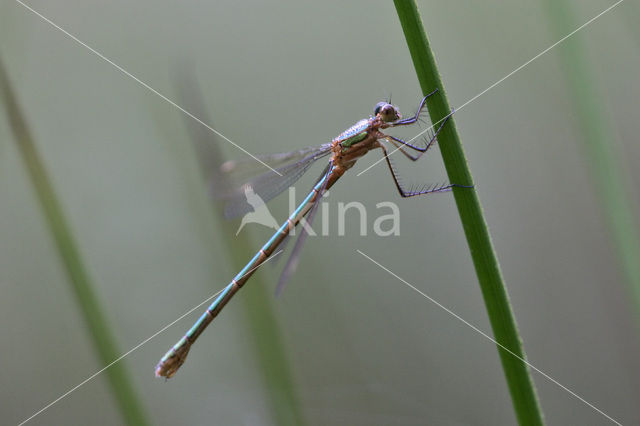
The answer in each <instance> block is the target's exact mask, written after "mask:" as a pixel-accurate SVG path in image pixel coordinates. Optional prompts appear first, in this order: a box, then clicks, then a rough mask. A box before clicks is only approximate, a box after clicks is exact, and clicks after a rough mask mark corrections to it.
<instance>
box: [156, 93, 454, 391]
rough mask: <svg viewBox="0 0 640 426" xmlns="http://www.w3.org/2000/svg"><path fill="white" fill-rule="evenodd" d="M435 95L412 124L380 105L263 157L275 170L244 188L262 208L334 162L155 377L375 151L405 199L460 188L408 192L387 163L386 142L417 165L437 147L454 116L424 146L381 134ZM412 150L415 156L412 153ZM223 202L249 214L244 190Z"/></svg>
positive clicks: (237, 167) (179, 360) (167, 372)
mask: <svg viewBox="0 0 640 426" xmlns="http://www.w3.org/2000/svg"><path fill="white" fill-rule="evenodd" d="M436 92H437V89H436V90H435V91H433V92H431V93H430V94H428V95H427V96H425V97H424V98H423V99H422V101H421V102H420V105H419V106H418V111H417V112H416V114H415V115H414V116H413V117H411V118H407V119H402V116H401V115H400V112H399V111H398V108H396V107H395V106H393V105H391V104H390V103H389V102H379V103H378V104H377V105H376V106H375V109H374V113H373V114H374V115H373V116H370V117H369V118H366V119H363V120H360V121H358V122H357V123H356V124H354V125H353V126H351V127H350V128H348V129H347V130H345V131H344V132H342V133H341V134H340V135H338V136H337V137H336V138H335V139H333V141H332V142H331V143H326V144H323V145H320V146H316V147H310V148H305V149H302V150H298V151H294V152H289V153H282V154H275V155H267V156H262V157H259V159H260V161H261V162H262V163H263V164H267V165H269V167H272V169H271V170H269V171H268V172H263V173H261V174H260V175H259V176H257V177H254V178H251V179H249V181H248V182H247V183H246V184H245V185H244V186H243V187H244V188H247V186H246V185H249V186H250V187H251V188H252V189H253V192H254V193H255V194H258V195H259V196H260V198H261V199H262V200H264V202H267V201H269V200H271V199H272V198H274V197H275V196H277V195H278V194H280V193H282V192H283V191H284V190H286V189H287V188H288V187H290V186H291V185H293V184H294V183H295V182H296V181H297V180H298V179H299V178H300V177H301V176H302V175H303V174H304V173H305V172H306V171H307V170H308V169H309V167H310V166H311V165H312V164H313V163H314V162H315V161H316V160H318V159H320V158H323V157H327V156H330V159H329V163H328V164H327V166H326V167H325V169H324V170H323V172H322V174H321V175H320V178H319V179H318V181H317V182H316V184H315V185H314V187H313V189H312V190H311V192H309V194H308V195H307V196H306V198H305V199H304V200H303V201H302V203H301V204H300V205H299V206H298V208H297V209H296V210H295V211H294V212H293V213H291V215H290V216H289V217H288V218H287V221H286V222H284V223H283V224H282V226H280V228H279V229H278V230H277V231H276V232H275V234H274V235H273V236H272V237H271V238H270V239H269V241H267V242H266V244H265V245H264V246H262V248H261V249H260V251H259V252H258V253H257V254H256V255H255V256H254V257H253V259H251V260H250V261H249V263H247V265H246V266H245V267H244V268H243V269H242V270H241V271H240V272H239V273H238V275H236V276H235V278H234V279H233V280H231V283H229V284H228V285H227V286H226V287H225V288H224V289H223V290H222V292H220V294H219V295H218V296H217V297H216V299H215V300H214V301H213V303H212V304H211V306H209V308H208V309H207V310H206V312H205V313H204V314H203V315H202V316H201V317H200V318H199V319H198V321H197V322H196V323H195V324H194V325H193V327H191V329H190V330H189V331H188V332H187V333H186V334H185V335H184V336H183V337H182V339H180V341H179V342H178V343H176V344H175V345H174V346H173V348H171V349H170V350H169V351H168V352H167V353H166V354H165V356H163V357H162V359H161V360H160V362H159V363H158V365H157V366H156V376H158V377H167V378H169V377H172V376H173V375H174V374H175V373H176V371H178V369H179V368H180V366H181V365H182V364H183V363H184V361H185V359H186V357H187V354H188V353H189V349H190V348H191V345H193V344H194V343H195V341H196V339H197V338H198V337H199V336H200V334H202V332H203V331H204V329H205V328H206V327H207V326H208V325H209V324H210V323H211V321H213V319H214V318H215V317H216V316H217V315H218V314H219V313H220V311H221V310H222V308H224V306H225V305H226V304H227V303H228V302H229V300H231V298H232V297H233V296H234V295H235V294H236V293H237V292H238V290H240V288H242V286H243V285H244V284H245V283H246V282H247V281H248V280H249V278H250V277H251V275H252V274H253V273H254V272H255V270H256V269H257V268H258V267H259V266H260V265H261V264H262V263H264V262H265V261H266V260H267V259H268V258H269V256H271V255H272V254H273V253H274V252H275V250H276V249H277V248H278V246H280V245H281V244H282V242H283V241H284V240H285V239H286V237H287V236H288V235H289V234H290V233H291V231H292V230H293V229H294V228H295V227H296V226H297V225H298V224H299V223H300V221H301V220H302V219H303V218H304V217H305V216H307V215H308V217H307V219H306V220H307V223H309V224H310V223H311V222H312V220H313V217H314V215H315V212H316V210H317V207H318V205H319V204H320V200H321V199H322V196H323V194H324V193H325V192H326V191H327V190H328V189H329V188H331V186H332V185H333V184H334V183H335V182H336V181H337V180H338V179H339V178H340V177H341V176H342V175H343V174H344V173H345V172H346V171H347V170H349V169H350V168H351V167H353V165H354V164H355V163H356V161H357V160H358V159H359V158H360V157H362V156H363V155H365V154H366V153H367V152H369V151H371V150H373V149H377V148H379V149H381V150H382V153H383V155H384V158H385V160H386V163H387V166H388V167H389V170H390V171H391V176H392V177H393V181H394V183H395V185H396V188H397V189H398V192H399V193H400V195H401V196H402V197H415V196H417V195H424V194H431V193H435V192H444V191H448V190H451V188H453V187H456V186H459V187H461V186H462V185H456V184H449V185H442V186H429V187H423V188H421V189H418V190H414V189H411V190H408V189H405V188H404V187H403V185H402V184H401V182H400V180H399V179H398V175H397V173H396V171H395V168H394V167H393V164H392V163H391V160H390V159H389V152H388V146H387V145H386V143H387V142H388V143H390V144H391V145H393V146H394V147H396V149H397V150H399V151H400V152H401V153H402V154H404V156H406V157H407V158H409V159H410V160H412V161H417V160H418V159H419V158H420V157H421V156H422V154H424V153H425V152H426V151H427V150H428V149H429V148H431V147H432V146H433V144H434V143H435V141H436V137H437V135H438V133H439V132H440V130H442V128H443V126H444V125H445V124H446V122H447V120H448V119H449V117H450V116H451V114H449V115H448V116H447V117H445V118H444V119H443V120H442V121H441V123H440V125H439V127H438V129H437V130H436V131H431V132H429V133H428V134H427V137H425V140H426V143H425V144H424V146H418V145H416V144H412V143H410V142H405V141H403V140H402V139H399V138H396V137H394V136H391V135H387V134H385V133H382V131H381V130H383V129H387V128H392V127H398V126H407V125H410V124H414V123H416V122H417V121H418V120H419V119H420V118H421V114H423V113H424V112H425V111H424V110H425V106H426V102H427V99H428V98H429V97H430V96H432V95H434V94H435V93H436ZM409 149H410V150H412V151H413V152H412V151H409ZM247 165H248V163H247V162H242V161H239V162H228V163H225V164H224V165H223V167H222V169H223V172H225V173H233V174H243V173H244V174H245V175H248V174H249V171H248V169H249V168H250V167H247ZM222 197H223V198H225V199H226V201H227V204H226V207H225V213H226V214H227V216H238V215H242V214H244V213H248V212H249V211H250V209H251V207H250V206H248V205H247V203H246V201H245V199H244V197H243V191H242V190H238V189H236V190H235V191H230V192H227V193H226V194H222ZM307 235H308V233H307V232H306V231H305V228H303V229H302V231H301V232H300V235H299V236H298V239H297V241H296V244H295V246H294V247H293V250H292V252H291V256H290V257H289V260H288V261H287V264H286V265H285V267H284V269H283V272H282V275H281V278H280V281H279V282H278V286H277V288H276V291H279V290H280V289H282V286H283V285H284V283H285V282H286V281H287V280H288V278H289V277H290V276H291V274H292V273H293V272H294V270H295V268H296V265H297V262H298V257H299V254H300V249H301V247H302V244H303V242H304V240H305V238H306V236H307Z"/></svg>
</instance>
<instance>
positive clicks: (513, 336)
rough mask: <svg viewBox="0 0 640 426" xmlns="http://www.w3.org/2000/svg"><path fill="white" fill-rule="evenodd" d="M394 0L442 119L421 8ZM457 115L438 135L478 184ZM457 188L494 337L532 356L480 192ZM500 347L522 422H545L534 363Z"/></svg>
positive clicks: (464, 174) (450, 166)
mask: <svg viewBox="0 0 640 426" xmlns="http://www.w3.org/2000/svg"><path fill="white" fill-rule="evenodd" d="M394 3H395V6H396V10H397V12H398V17H399V18H400V23H401V25H402V29H403V31H404V35H405V38H406V40H407V44H408V46H409V51H410V53H411V58H412V59H413V64H414V66H415V69H416V73H417V75H418V80H419V81H420V86H421V88H422V92H423V93H424V94H427V93H429V92H431V91H433V90H434V89H436V88H438V89H439V90H440V91H439V93H437V94H436V95H435V96H434V99H433V100H430V102H428V103H427V106H428V108H429V114H430V116H431V117H432V119H433V120H434V122H435V121H438V120H440V119H441V118H444V117H445V116H446V115H447V114H449V112H450V111H451V109H450V107H449V103H448V100H447V96H446V92H445V90H444V86H443V85H442V81H441V80H440V75H439V73H438V70H437V68H436V62H435V59H434V57H433V52H432V51H431V48H430V47H429V42H428V40H427V36H426V34H425V31H424V27H423V24H422V18H421V17H420V15H419V13H418V9H417V6H416V4H415V1H413V0H395V1H394ZM452 118H453V119H452V120H449V122H448V123H447V125H446V126H444V128H443V129H442V131H441V132H440V135H439V136H438V139H439V146H440V151H441V152H442V158H443V160H444V165H445V167H446V170H447V174H448V176H449V181H450V182H452V183H456V184H461V185H473V180H472V178H471V171H470V170H469V167H468V165H467V160H466V158H465V156H464V151H463V150H462V145H461V143H460V139H459V137H458V132H457V130H456V126H455V115H454V116H453V117H452ZM453 194H454V197H455V200H456V204H457V206H458V212H459V214H460V220H461V222H462V226H463V228H464V232H465V235H466V237H467V242H468V244H469V249H470V251H471V257H472V259H473V263H474V266H475V269H476V273H477V275H478V281H479V283H480V288H481V290H482V295H483V297H484V302H485V305H486V308H487V313H488V315H489V320H490V322H491V327H492V329H493V335H494V338H495V340H496V341H497V342H498V343H500V344H501V345H503V346H504V347H506V348H507V349H508V350H509V351H511V352H513V353H514V354H516V355H517V356H518V357H520V358H522V359H526V356H525V353H524V349H523V347H522V342H521V339H520V336H519V334H518V329H517V326H516V321H515V318H514V315H513V312H512V311H511V305H510V303H509V298H508V296H507V290H506V287H505V284H504V280H503V278H502V272H501V271H500V266H499V265H498V259H497V257H496V253H495V251H494V249H493V245H492V242H491V237H490V235H489V229H488V226H487V223H486V222H485V219H484V216H483V212H482V207H481V206H480V200H479V199H478V195H477V193H476V191H475V190H474V189H464V188H454V191H453ZM497 348H498V353H499V354H500V359H501V361H502V368H503V369H504V372H505V376H506V379H507V384H508V386H509V391H510V392H511V399H512V402H513V406H514V409H515V413H516V417H517V419H518V422H519V423H520V424H521V425H541V424H543V423H544V422H543V417H542V411H541V409H540V406H539V404H538V399H537V396H536V391H535V388H534V386H533V381H532V380H531V376H530V374H529V369H528V367H527V366H526V365H525V363H523V362H522V361H521V360H520V359H518V358H517V357H515V356H513V355H512V354H510V353H509V352H507V351H505V350H503V349H502V348H500V347H499V346H498V347H497Z"/></svg>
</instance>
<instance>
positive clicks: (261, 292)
mask: <svg viewBox="0 0 640 426" xmlns="http://www.w3.org/2000/svg"><path fill="white" fill-rule="evenodd" d="M185 67H186V66H183V68H182V69H181V70H179V71H178V72H177V78H176V86H177V87H178V90H179V96H180V99H181V101H182V103H183V104H184V105H189V110H190V111H193V112H194V113H195V115H196V116H197V117H199V118H200V119H202V120H203V121H204V122H205V123H208V124H212V121H211V119H210V118H209V117H207V113H206V108H205V106H204V101H203V99H202V97H201V95H200V93H201V92H200V90H199V88H198V84H197V81H196V79H195V77H194V76H193V75H192V74H191V73H190V72H188V70H186V69H185ZM185 118H186V122H185V125H186V127H187V130H188V132H189V135H190V137H191V140H192V141H193V145H194V147H195V149H196V152H197V154H198V160H199V164H200V165H201V169H202V171H203V175H204V176H205V178H207V183H208V184H211V183H212V181H213V183H215V184H216V185H221V186H222V187H226V186H227V185H230V184H229V183H226V182H225V176H224V175H222V174H220V173H216V172H217V171H218V170H219V169H220V165H221V164H222V163H223V162H224V156H223V154H222V151H221V150H220V147H219V145H218V143H217V141H216V140H215V139H213V138H212V136H213V135H212V133H211V132H210V131H209V130H208V129H207V128H205V127H204V126H202V125H200V124H199V123H196V122H195V121H193V120H191V119H190V118H188V117H186V116H185ZM212 174H213V176H212ZM215 207H216V209H215V210H216V213H217V214H216V217H217V219H218V222H219V223H218V226H217V229H218V230H220V231H222V232H221V233H220V234H219V235H220V236H221V238H222V239H223V241H224V242H225V244H226V246H227V249H226V250H224V251H225V253H226V254H227V256H228V260H229V262H230V263H231V265H232V266H233V268H234V269H235V270H240V269H242V268H243V267H244V265H245V263H246V261H247V259H249V258H250V257H251V256H253V255H254V253H255V251H256V249H255V247H252V245H251V243H250V241H249V238H248V234H247V233H246V232H241V233H240V234H238V235H237V236H236V235H235V233H234V228H233V227H232V226H229V222H228V221H227V220H226V219H225V217H224V212H223V206H222V205H216V206H215ZM251 280H252V281H253V283H252V284H251V288H250V289H246V290H244V292H243V296H242V297H240V300H241V301H242V304H243V306H244V309H245V312H246V314H247V316H248V323H249V332H250V333H251V334H252V335H253V339H252V342H253V346H254V350H253V353H254V354H255V356H256V357H257V358H258V362H259V364H260V370H261V372H262V376H263V381H264V384H265V387H266V390H267V394H268V397H269V398H270V400H271V403H270V407H271V411H272V415H273V420H274V424H278V425H302V424H304V421H303V415H302V411H301V407H300V404H299V402H298V397H297V393H296V388H295V385H294V381H293V377H292V373H291V371H290V365H291V364H289V362H288V360H287V356H286V350H285V347H284V342H283V338H282V335H281V333H280V328H279V326H278V321H277V319H276V317H275V314H274V312H273V308H272V305H271V301H272V300H273V298H274V297H273V293H272V292H271V291H270V290H269V287H268V286H267V285H266V283H265V282H264V280H263V279H262V277H261V276H260V274H256V275H253V276H252V278H251Z"/></svg>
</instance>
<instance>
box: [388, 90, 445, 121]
mask: <svg viewBox="0 0 640 426" xmlns="http://www.w3.org/2000/svg"><path fill="white" fill-rule="evenodd" d="M437 92H438V89H435V90H434V91H433V92H431V93H429V94H427V96H425V97H424V98H422V100H421V101H420V105H418V111H417V112H416V115H414V116H413V117H411V118H405V119H404V120H398V121H396V122H394V123H393V124H392V126H405V125H407V124H413V123H415V122H416V121H418V119H419V118H420V114H422V110H423V109H424V106H425V105H426V104H427V99H429V97H430V96H432V95H435V94H436V93H437Z"/></svg>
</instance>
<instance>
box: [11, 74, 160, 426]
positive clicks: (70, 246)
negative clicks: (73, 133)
mask: <svg viewBox="0 0 640 426" xmlns="http://www.w3.org/2000/svg"><path fill="white" fill-rule="evenodd" d="M0 90H1V92H2V97H3V98H4V103H5V105H6V110H7V115H8V118H9V125H10V127H11V130H12V132H13V135H14V139H15V141H16V145H17V147H18V150H19V152H20V154H21V156H22V160H23V163H24V166H25V168H26V169H27V172H28V174H29V177H30V179H31V183H32V184H33V187H34V189H35V193H36V197H37V199H38V202H39V203H40V208H41V210H42V214H43V216H44V218H45V220H46V222H47V225H48V227H49V231H50V232H51V235H52V237H53V240H54V243H55V245H56V248H57V250H58V254H59V255H60V260H61V261H62V264H63V266H64V269H65V272H66V274H67V277H68V279H69V284H70V289H71V291H72V293H73V295H74V296H75V300H76V302H77V304H78V307H79V309H80V312H81V314H82V317H83V320H84V323H85V324H86V327H87V330H88V332H89V336H90V338H91V341H92V343H93V347H94V349H95V351H96V352H97V354H98V358H99V362H100V365H107V364H109V363H111V362H112V361H114V360H115V359H117V358H118V357H119V356H120V355H121V354H122V352H120V351H119V350H118V348H117V346H116V343H115V339H114V338H113V334H112V332H111V330H110V328H109V325H108V322H107V319H106V316H105V315H104V313H103V309H102V307H101V306H100V302H99V301H98V298H97V296H96V294H95V292H94V290H93V286H92V284H91V280H90V278H89V274H88V272H87V269H86V267H85V265H84V263H83V261H82V258H81V256H80V252H79V251H78V248H77V246H76V243H75V241H74V238H73V235H72V233H71V228H70V227H69V224H68V222H67V220H66V218H65V216H64V213H63V210H62V206H61V205H60V202H59V201H58V198H57V196H56V194H55V191H54V188H53V186H52V184H51V180H50V179H49V176H48V174H47V171H46V170H45V166H44V163H43V162H42V159H41V158H40V154H39V153H38V149H37V147H36V144H35V141H34V139H33V135H32V133H31V130H30V129H29V126H28V124H27V122H26V119H25V116H24V114H23V113H22V110H21V109H20V106H19V105H18V101H17V99H16V97H15V95H14V93H13V89H12V87H11V85H10V83H9V79H8V77H7V74H6V71H5V68H4V66H3V64H2V63H1V62H0ZM40 284H41V285H46V283H44V282H43V283H40ZM73 352H75V351H74V350H70V353H73ZM43 356H45V354H43ZM105 373H106V375H107V377H108V379H109V385H110V387H111V394H112V395H113V397H114V398H115V401H116V404H117V406H118V408H119V410H120V413H121V415H122V417H123V419H124V421H125V422H126V423H127V424H129V425H136V426H139V425H145V424H148V421H147V417H146V414H145V412H144V410H143V408H142V405H141V403H140V401H139V398H138V396H137V395H136V392H135V391H134V386H133V383H132V381H131V378H130V376H129V374H128V373H127V371H126V367H125V365H124V362H123V361H120V362H118V363H116V364H113V365H112V366H111V367H109V368H108V369H107V370H106V371H105ZM45 423H46V422H45Z"/></svg>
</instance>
